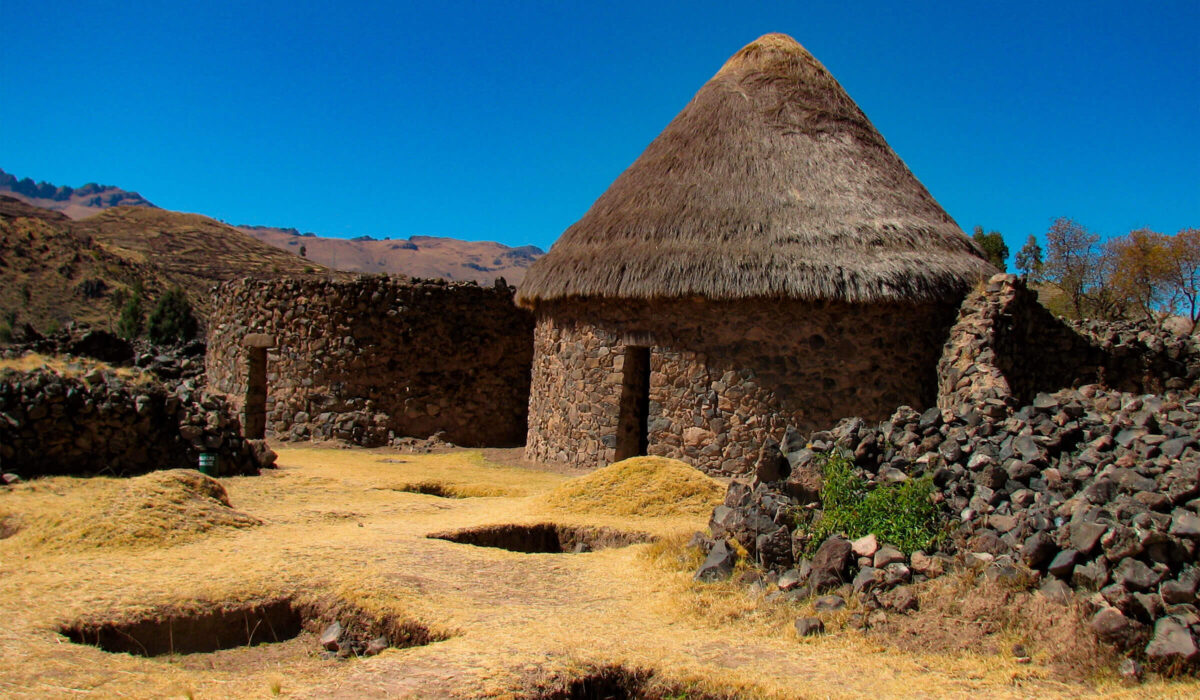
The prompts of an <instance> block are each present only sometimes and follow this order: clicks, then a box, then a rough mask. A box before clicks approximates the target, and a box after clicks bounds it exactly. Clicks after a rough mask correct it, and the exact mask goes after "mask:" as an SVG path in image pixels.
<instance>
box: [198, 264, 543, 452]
mask: <svg viewBox="0 0 1200 700" xmlns="http://www.w3.org/2000/svg"><path fill="white" fill-rule="evenodd" d="M213 306H214V309H213V313H212V316H211V319H210V323H209V335H208V354H207V357H206V372H207V378H208V385H209V388H210V390H212V391H214V392H219V393H221V394H224V395H226V396H227V397H228V398H229V400H230V402H231V403H232V404H233V405H235V406H236V407H237V408H238V409H239V410H243V409H245V408H246V407H245V398H246V396H247V392H248V391H251V383H250V381H249V380H250V377H249V372H248V361H249V353H250V348H247V347H246V338H247V337H248V336H256V337H258V338H262V337H270V338H271V340H272V341H273V343H272V344H273V346H274V347H272V348H270V349H269V350H268V351H267V369H266V372H267V407H266V430H267V433H268V435H271V436H273V437H274V438H276V439H279V440H285V441H286V440H310V439H314V440H327V439H337V440H343V441H347V442H352V443H354V444H358V445H363V446H379V445H387V444H391V443H394V442H397V441H399V440H401V439H402V438H404V437H419V438H424V437H428V436H430V435H434V434H438V433H440V434H441V435H442V437H443V438H444V439H446V440H448V441H450V442H453V443H455V444H458V445H468V446H483V445H487V446H511V445H519V444H521V443H522V441H523V440H524V437H525V430H526V414H527V412H528V402H529V375H530V367H531V363H532V354H533V319H532V316H531V315H530V314H529V313H528V312H526V311H523V310H521V309H518V308H517V307H516V306H515V304H514V303H513V290H512V289H511V288H510V287H508V286H506V285H504V284H498V285H496V286H491V287H481V286H478V285H476V284H474V283H450V282H445V281H442V280H430V281H421V280H409V279H406V278H390V277H386V276H382V275H380V276H364V277H359V278H357V279H356V280H352V281H325V280H311V279H304V280H301V279H276V280H240V281H232V282H227V283H225V284H223V285H221V286H219V287H218V288H217V289H216V293H215V299H214V305H213ZM256 344H259V345H261V344H262V343H260V342H257V341H256ZM251 393H253V392H252V391H251Z"/></svg>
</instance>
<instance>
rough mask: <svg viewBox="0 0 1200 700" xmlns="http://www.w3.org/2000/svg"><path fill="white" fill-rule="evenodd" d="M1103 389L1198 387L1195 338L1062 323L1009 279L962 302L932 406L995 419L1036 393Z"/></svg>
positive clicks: (1145, 327)
mask: <svg viewBox="0 0 1200 700" xmlns="http://www.w3.org/2000/svg"><path fill="white" fill-rule="evenodd" d="M1084 384H1101V385H1103V386H1105V387H1108V388H1110V389H1115V390H1118V391H1124V392H1130V393H1135V394H1142V393H1156V394H1161V393H1163V392H1164V391H1165V390H1181V389H1182V390H1187V389H1190V390H1191V391H1193V392H1195V391H1196V390H1197V389H1198V388H1200V338H1198V337H1197V336H1195V335H1193V336H1181V335H1176V334H1174V333H1172V332H1170V331H1167V330H1163V329H1161V328H1158V327H1154V326H1152V325H1150V324H1148V323H1145V322H1142V323H1105V322H1099V321H1088V322H1066V321H1063V320H1062V319H1059V318H1058V317H1056V316H1054V315H1053V314H1052V313H1050V311H1048V310H1047V309H1046V308H1045V307H1044V306H1042V305H1041V304H1040V303H1039V302H1038V299H1037V294H1036V292H1034V291H1032V290H1030V289H1029V288H1028V287H1027V286H1026V285H1025V284H1024V283H1023V282H1022V281H1021V280H1020V279H1019V278H1017V277H1016V276H1015V275H1004V274H1000V275H996V276H994V277H992V278H991V279H990V280H988V282H987V283H986V284H985V285H984V286H983V287H981V288H979V289H977V290H975V291H974V292H972V293H971V294H970V295H968V296H967V298H966V300H964V301H963V304H962V307H961V308H960V309H959V316H958V320H957V321H956V322H955V324H954V326H953V328H951V330H950V334H949V338H948V340H947V341H946V345H945V349H944V351H943V355H942V359H941V360H940V362H939V363H938V406H939V407H941V408H947V409H954V408H958V407H963V406H976V407H983V408H985V409H986V410H988V411H990V412H991V413H992V414H994V416H993V417H998V416H999V415H1000V414H1002V413H1004V412H1006V411H1008V410H1010V409H1014V408H1017V407H1019V406H1022V405H1026V404H1029V403H1031V402H1032V401H1033V398H1034V397H1035V396H1036V395H1037V394H1038V393H1041V392H1053V391H1056V390H1058V389H1064V388H1070V387H1077V386H1081V385H1084Z"/></svg>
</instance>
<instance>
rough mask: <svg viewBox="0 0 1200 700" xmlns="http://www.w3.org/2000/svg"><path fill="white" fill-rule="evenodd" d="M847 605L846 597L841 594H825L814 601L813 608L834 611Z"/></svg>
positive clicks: (820, 610)
mask: <svg viewBox="0 0 1200 700" xmlns="http://www.w3.org/2000/svg"><path fill="white" fill-rule="evenodd" d="M844 607H846V599H845V598H843V597H841V596H840V595H823V596H821V597H820V598H817V599H816V600H814V601H813V610H816V611H817V612H833V611H834V610H841V609H842V608H844Z"/></svg>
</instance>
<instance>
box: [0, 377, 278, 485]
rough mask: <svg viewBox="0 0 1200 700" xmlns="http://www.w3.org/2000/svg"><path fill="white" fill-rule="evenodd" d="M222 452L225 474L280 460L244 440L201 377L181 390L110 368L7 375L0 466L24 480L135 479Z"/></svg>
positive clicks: (0, 409) (0, 392)
mask: <svg viewBox="0 0 1200 700" xmlns="http://www.w3.org/2000/svg"><path fill="white" fill-rule="evenodd" d="M204 452H207V453H213V454H216V455H217V469H218V474H219V475H225V476H228V475H238V474H241V475H245V474H257V473H258V470H259V467H268V466H271V465H272V464H273V463H274V453H273V452H271V451H270V449H268V448H267V447H266V445H265V443H262V442H260V441H247V440H244V439H243V438H242V436H241V426H240V425H239V424H238V421H237V420H236V418H234V417H233V416H232V414H231V413H230V411H229V410H228V407H227V406H226V405H225V402H224V401H223V400H222V399H221V398H220V397H217V396H208V395H204V394H203V393H202V392H201V391H200V390H198V389H197V387H196V383H195V381H194V380H185V381H184V382H183V383H182V384H180V385H179V386H178V387H175V388H174V389H170V388H168V387H166V386H165V385H163V384H160V383H157V382H141V383H134V382H130V381H129V380H127V379H124V378H122V377H120V376H118V375H117V374H116V373H114V372H111V371H107V370H99V369H96V370H93V371H91V372H89V373H87V374H85V375H83V376H64V375H63V374H60V373H57V372H54V371H50V370H35V371H32V372H17V371H14V370H6V371H5V372H4V373H3V374H0V468H2V469H3V471H5V472H10V473H15V474H17V475H18V476H20V477H21V478H25V479H28V478H33V477H40V476H55V475H74V476H84V475H113V476H132V475H136V474H144V473H146V472H150V471H154V470H158V469H172V468H179V467H185V468H193V469H194V468H196V467H197V466H198V462H199V456H200V454H201V453H204Z"/></svg>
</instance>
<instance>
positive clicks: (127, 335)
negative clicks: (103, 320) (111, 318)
mask: <svg viewBox="0 0 1200 700" xmlns="http://www.w3.org/2000/svg"><path fill="white" fill-rule="evenodd" d="M145 328H146V314H145V312H144V311H142V295H141V292H140V291H138V290H136V289H135V290H134V292H133V294H130V295H129V296H128V298H126V300H125V302H124V305H122V307H121V317H120V318H118V319H117V335H119V336H121V337H122V338H124V339H125V340H133V339H134V338H137V337H139V336H141V334H142V331H143V330H145Z"/></svg>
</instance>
